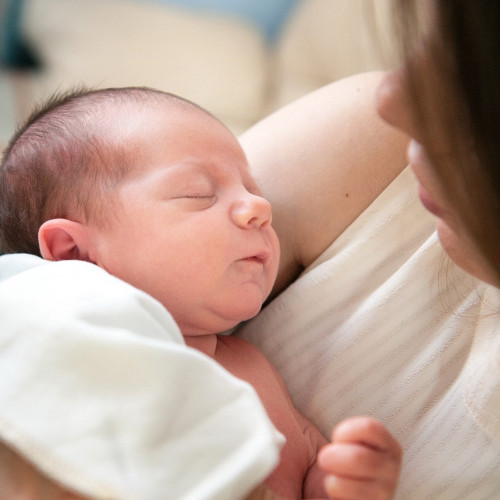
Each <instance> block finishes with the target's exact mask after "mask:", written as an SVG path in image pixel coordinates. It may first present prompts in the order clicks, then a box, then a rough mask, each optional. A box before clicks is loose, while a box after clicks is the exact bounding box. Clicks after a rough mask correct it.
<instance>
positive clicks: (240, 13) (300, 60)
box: [0, 0, 391, 148]
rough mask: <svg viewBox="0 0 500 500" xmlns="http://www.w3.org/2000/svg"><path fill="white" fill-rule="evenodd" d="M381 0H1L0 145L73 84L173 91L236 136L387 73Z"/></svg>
mask: <svg viewBox="0 0 500 500" xmlns="http://www.w3.org/2000/svg"><path fill="white" fill-rule="evenodd" d="M387 14H388V2H387V0H0V148H3V146H4V145H5V144H6V142H7V141H8V139H9V137H10V136H11V135H12V133H13V132H14V131H15V129H16V127H17V125H18V124H19V122H21V121H22V120H23V119H24V118H25V117H26V115H27V114H28V113H29V112H30V111H31V110H32V108H33V106H34V105H35V103H37V102H40V101H41V100H43V99H45V98H47V97H48V96H49V95H51V94H53V93H54V92H58V91H64V90H67V89H69V88H72V87H78V86H82V85H85V86H89V87H93V88H96V87H110V86H130V85H146V86H151V87H156V88H159V89H162V90H166V91H169V92H173V93H176V94H180V95H182V96H184V97H186V98H188V99H191V100H193V101H195V102H197V103H198V104H201V105H202V106H204V107H205V108H207V109H208V110H209V111H211V112H212V113H213V114H215V115H216V116H218V117H219V118H220V119H221V120H222V121H223V122H224V123H226V125H228V126H229V127H230V128H231V129H232V130H233V131H234V132H235V133H236V134H239V133H241V132H243V131H244V130H246V129H247V128H248V127H249V126H251V125H252V124H253V123H255V122H256V121H258V120H259V119H260V118H262V117H263V116H265V115H267V114H269V113H270V112H271V111H273V110H274V109H276V108H278V107H280V106H282V105H284V104H286V103H288V102H290V101H292V100H294V99H296V98H297V97H299V96H301V95H303V94H305V93H307V92H310V91H311V90H313V89H315V88H318V87H320V86H323V85H325V84H327V83H329V82H332V81H334V80H337V79H339V78H342V77H344V76H347V75H350V74H353V73H356V72H360V71H366V70H371V69H379V68H385V67H387V66H389V65H390V61H389V58H388V57H387V56H386V51H385V50H384V48H385V47H387V46H389V45H390V44H391V42H390V36H389V35H388V33H389V29H388V28H387V29H386V27H388V26H389V25H388V22H387V21H388V19H387Z"/></svg>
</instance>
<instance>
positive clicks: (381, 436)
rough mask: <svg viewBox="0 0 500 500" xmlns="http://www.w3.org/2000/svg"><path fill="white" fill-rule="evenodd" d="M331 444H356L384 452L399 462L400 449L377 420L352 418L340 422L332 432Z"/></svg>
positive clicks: (394, 439)
mask: <svg viewBox="0 0 500 500" xmlns="http://www.w3.org/2000/svg"><path fill="white" fill-rule="evenodd" d="M332 442H333V443H358V444H361V445H365V446H367V447H369V448H372V449H374V450H377V451H381V452H386V453H388V454H390V455H392V456H393V457H394V459H395V460H398V461H400V460H401V456H402V451H401V447H400V446H399V443H398V442H397V440H396V438H395V437H394V436H393V435H392V434H391V433H390V432H389V431H388V430H387V429H386V428H385V427H384V425H382V424H381V423H380V422H379V421H378V420H375V419H373V418H370V417H353V418H349V419H346V420H344V421H342V422H341V423H340V424H339V425H337V427H336V428H335V429H334V431H333V435H332Z"/></svg>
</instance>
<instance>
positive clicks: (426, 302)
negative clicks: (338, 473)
mask: <svg viewBox="0 0 500 500" xmlns="http://www.w3.org/2000/svg"><path fill="white" fill-rule="evenodd" d="M499 311H500V297H499V291H498V290H497V289H495V288H493V287H489V286H487V285H485V284H484V283H482V282H479V281H477V280H475V279H473V278H471V277H470V276H469V275H467V274H466V273H465V272H463V271H462V270H461V269H459V268H457V266H455V265H454V264H453V263H451V262H450V261H449V260H448V259H447V258H446V256H445V254H444V253H443V251H442V249H441V247H440V245H439V241H438V239H437V235H436V233H435V230H434V220H433V218H432V216H430V215H428V213H427V212H426V211H425V210H424V209H423V208H422V207H421V205H420V202H419V200H418V197H417V196H416V189H415V186H414V180H413V176H412V173H411V172H410V171H409V170H408V169H407V170H405V171H404V172H403V173H402V174H401V175H400V176H399V177H398V178H397V179H396V180H395V181H394V182H393V183H392V184H391V185H390V186H389V187H388V188H387V189H386V191H385V192H384V193H383V194H382V195H381V196H380V197H379V198H378V199H377V200H376V201H375V202H374V203H373V204H372V205H371V207H369V208H368V209H367V211H366V212H365V213H364V214H362V216H361V217H359V218H358V220H357V221H356V222H355V223H354V224H353V225H352V226H351V227H350V228H349V229H348V230H347V231H345V232H344V234H342V235H341V237H340V238H338V239H337V240H336V241H335V242H334V243H333V244H332V245H331V246H330V248H328V249H327V250H326V251H325V252H324V254H323V255H321V256H320V257H319V258H318V260H317V261H316V262H315V263H314V264H313V265H312V266H311V267H310V268H308V269H307V270H306V271H305V272H304V273H303V275H302V276H301V277H300V278H299V279H298V280H297V281H296V282H295V283H293V284H292V285H291V286H290V287H289V288H288V289H286V290H285V291H284V292H283V293H282V294H281V295H280V296H279V297H277V298H276V299H275V300H274V301H273V302H271V304H269V305H268V306H267V307H266V308H265V309H264V310H263V311H262V312H261V313H260V315H259V316H258V317H257V318H255V319H254V320H252V321H250V322H249V323H247V324H246V325H245V326H244V327H243V328H242V329H241V330H240V331H239V332H238V333H237V334H238V335H240V336H243V337H245V338H246V339H248V340H249V341H251V342H252V343H254V344H256V345H257V346H258V347H260V348H261V349H262V351H263V352H264V353H265V354H266V355H267V356H268V357H269V359H270V360H271V361H272V362H273V363H274V365H275V366H276V367H277V368H278V370H279V371H280V372H281V374H282V376H283V378H284V379H285V382H286V383H287V385H288V388H289V389H290V392H291V394H292V396H293V398H294V401H295V403H296V404H297V406H298V407H299V408H300V409H301V410H302V411H303V412H304V414H305V415H307V416H308V417H309V418H310V419H311V420H312V421H313V422H314V423H316V425H317V426H318V427H319V428H320V430H321V431H322V432H323V433H324V434H325V436H327V437H329V436H330V434H331V430H332V428H333V427H334V425H335V424H336V423H337V422H338V421H340V420H341V419H343V418H346V417H349V416H353V415H362V414H369V415H373V416H375V417H377V418H379V419H380V420H381V421H382V422H384V423H385V424H386V425H387V426H388V427H389V429H390V430H391V431H392V432H393V433H394V434H395V435H396V437H397V438H398V439H399V440H400V442H401V444H402V445H403V448H404V450H405V457H404V465H403V472H402V478H401V483H400V487H399V490H398V495H397V498H400V499H403V498H404V499H443V500H444V499H446V500H451V499H455V498H456V499H459V498H460V499H464V498H467V499H478V500H479V499H491V498H500V315H499Z"/></svg>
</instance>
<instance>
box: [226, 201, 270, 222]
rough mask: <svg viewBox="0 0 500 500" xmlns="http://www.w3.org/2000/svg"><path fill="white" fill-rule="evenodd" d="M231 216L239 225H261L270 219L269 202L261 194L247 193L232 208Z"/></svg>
mask: <svg viewBox="0 0 500 500" xmlns="http://www.w3.org/2000/svg"><path fill="white" fill-rule="evenodd" d="M233 218H234V221H235V223H236V224H237V225H238V226H240V227H261V226H265V225H270V224H271V221H272V210H271V204H270V203H269V202H268V201H267V200H266V199H265V198H262V196H257V195H254V194H251V193H248V194H247V196H245V197H244V198H242V199H241V200H239V201H238V202H237V203H236V204H235V206H234V208H233Z"/></svg>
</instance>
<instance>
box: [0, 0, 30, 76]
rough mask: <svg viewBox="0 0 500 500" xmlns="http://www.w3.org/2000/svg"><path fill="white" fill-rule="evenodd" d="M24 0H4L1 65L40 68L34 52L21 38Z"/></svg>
mask: <svg viewBox="0 0 500 500" xmlns="http://www.w3.org/2000/svg"><path fill="white" fill-rule="evenodd" d="M23 6H24V0H4V5H3V6H2V9H1V10H0V64H2V65H3V66H7V67H14V68H35V67H37V66H38V61H37V60H36V58H35V56H34V54H33V52H32V51H31V49H30V48H29V47H28V46H27V44H26V43H25V41H24V40H23V38H22V36H21V30H20V26H21V16H22V12H23Z"/></svg>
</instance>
